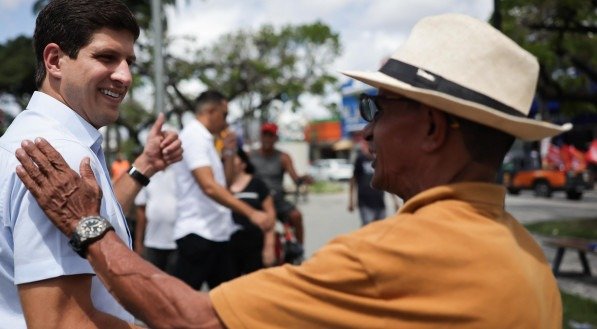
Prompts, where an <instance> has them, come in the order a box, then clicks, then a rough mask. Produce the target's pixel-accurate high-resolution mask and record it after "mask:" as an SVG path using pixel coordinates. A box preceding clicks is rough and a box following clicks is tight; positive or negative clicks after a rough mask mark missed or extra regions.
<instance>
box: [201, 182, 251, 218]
mask: <svg viewBox="0 0 597 329" xmlns="http://www.w3.org/2000/svg"><path fill="white" fill-rule="evenodd" d="M204 192H205V193H206V194H207V196H209V197H210V198H212V199H213V200H214V201H216V202H217V203H219V204H221V205H223V206H225V207H227V208H230V209H231V210H232V211H234V212H236V213H238V214H242V215H243V216H246V217H251V215H252V214H253V212H255V209H254V208H253V207H251V206H250V205H248V204H247V203H246V202H243V201H240V200H239V199H237V198H235V197H234V195H232V193H230V191H228V190H227V189H226V188H224V187H223V186H220V185H218V184H213V186H210V187H209V188H206V189H205V190H204Z"/></svg>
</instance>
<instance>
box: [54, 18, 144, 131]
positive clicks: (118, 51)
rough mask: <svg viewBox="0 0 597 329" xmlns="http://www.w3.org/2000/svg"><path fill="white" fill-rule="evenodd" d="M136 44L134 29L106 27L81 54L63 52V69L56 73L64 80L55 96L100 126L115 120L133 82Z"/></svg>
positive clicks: (91, 122)
mask: <svg viewBox="0 0 597 329" xmlns="http://www.w3.org/2000/svg"><path fill="white" fill-rule="evenodd" d="M133 44H134V37H133V35H132V34H131V33H130V32H128V31H115V30H112V29H107V28H103V29H100V30H98V31H97V32H96V33H94V34H93V36H92V38H91V42H90V43H89V44H88V45H87V46H85V47H83V48H81V49H80V51H79V53H78V55H77V58H70V57H69V56H68V55H67V54H65V53H62V55H61V56H60V60H59V68H60V70H59V71H60V72H59V73H55V74H54V77H55V78H57V79H59V81H60V82H59V83H60V85H59V87H58V88H57V89H58V95H55V96H56V97H58V98H60V99H59V100H61V101H62V102H63V103H65V104H66V105H67V106H68V107H70V108H71V109H72V110H73V111H75V112H76V113H78V114H79V115H80V116H82V117H83V118H84V119H85V120H86V121H87V122H89V123H90V124H91V125H93V126H94V127H96V128H100V127H103V126H105V125H108V124H111V123H113V122H115V121H116V119H118V114H119V110H118V107H119V105H120V103H121V102H122V100H123V99H124V96H125V95H126V93H127V91H128V89H129V87H130V85H131V82H132V76H131V71H130V66H131V64H132V63H133V62H134V60H135V52H134V49H133Z"/></svg>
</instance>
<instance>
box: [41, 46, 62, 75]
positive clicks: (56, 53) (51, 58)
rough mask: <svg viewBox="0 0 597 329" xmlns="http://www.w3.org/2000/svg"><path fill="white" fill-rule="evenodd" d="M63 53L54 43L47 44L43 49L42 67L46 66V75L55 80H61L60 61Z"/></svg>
mask: <svg viewBox="0 0 597 329" xmlns="http://www.w3.org/2000/svg"><path fill="white" fill-rule="evenodd" d="M64 55H65V54H64V52H62V49H60V46H58V45H57V44H55V43H49V44H48V45H47V46H46V48H44V53H43V58H44V65H45V66H46V74H47V75H48V76H51V77H53V78H55V79H61V78H62V70H61V64H62V63H61V59H62V58H63V56H64Z"/></svg>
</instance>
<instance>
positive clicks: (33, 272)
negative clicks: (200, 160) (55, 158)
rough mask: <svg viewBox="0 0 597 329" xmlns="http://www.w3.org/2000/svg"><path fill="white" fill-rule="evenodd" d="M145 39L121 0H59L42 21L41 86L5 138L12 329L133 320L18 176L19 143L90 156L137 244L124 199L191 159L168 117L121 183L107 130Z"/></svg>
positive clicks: (5, 277)
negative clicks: (110, 163)
mask: <svg viewBox="0 0 597 329" xmlns="http://www.w3.org/2000/svg"><path fill="white" fill-rule="evenodd" d="M138 36H139V27H138V25H137V23H136V21H135V18H134V17H133V15H132V13H131V12H130V11H129V9H128V8H127V7H126V6H125V5H124V4H123V3H122V2H121V1H119V0H107V1H94V0H53V1H50V2H49V4H48V5H47V6H46V7H45V8H44V9H43V10H42V11H41V12H40V14H39V16H38V18H37V22H36V30H35V34H34V46H35V52H36V56H37V72H36V82H37V85H38V88H39V91H38V92H35V93H34V94H33V96H32V98H31V100H30V102H29V104H28V105H27V110H26V111H23V112H22V113H20V114H19V115H18V116H17V117H16V118H15V120H14V121H13V123H12V125H11V126H10V127H9V128H8V130H7V131H6V133H5V134H4V135H3V136H2V137H1V138H0V223H2V226H1V227H0V319H1V320H0V327H2V328H11V329H14V328H75V327H76V328H97V327H100V328H129V327H130V326H131V325H130V323H131V322H132V321H133V317H132V316H131V315H130V314H129V313H128V312H127V311H125V310H124V309H123V308H122V307H121V306H120V305H119V304H118V303H117V301H116V300H115V299H114V298H113V297H112V296H110V294H109V292H108V291H107V289H106V288H105V287H104V285H103V284H102V283H101V282H100V281H99V279H97V277H96V276H95V275H94V271H93V269H92V268H91V266H90V265H89V263H88V262H87V260H85V259H84V258H82V257H81V256H83V255H84V252H82V253H80V254H79V255H78V254H77V253H75V251H73V249H71V247H70V246H69V240H68V239H65V238H64V237H63V236H62V235H61V234H60V231H58V230H56V229H55V228H54V227H52V226H50V225H47V224H48V222H47V218H46V216H45V215H44V213H43V211H42V209H41V208H39V206H38V203H37V202H36V201H35V199H34V198H33V197H32V196H31V194H30V193H29V192H28V191H27V189H26V188H25V186H24V185H23V184H22V182H21V180H20V179H19V178H18V177H17V175H16V173H15V168H16V167H17V164H18V161H17V159H16V158H15V150H16V149H18V148H19V147H21V145H25V144H21V141H22V140H24V139H29V140H33V139H36V138H37V137H43V138H44V139H47V140H48V141H51V142H52V143H53V144H54V145H56V147H57V148H58V149H59V150H60V152H61V153H62V154H63V156H64V158H65V159H66V161H67V163H68V164H69V165H70V166H71V167H72V168H78V167H79V165H80V163H81V162H82V159H86V158H88V159H86V160H85V161H86V163H90V165H91V168H92V169H93V171H94V174H95V175H96V177H97V180H98V184H99V185H100V186H101V188H102V190H103V197H102V198H101V210H100V213H101V214H102V216H104V217H105V218H107V222H109V224H110V225H111V227H112V228H113V229H114V231H115V232H116V233H117V234H118V236H119V237H120V238H122V239H123V241H125V242H126V243H127V244H128V246H129V247H130V246H131V242H132V241H131V237H130V233H129V230H128V227H127V225H126V222H125V219H124V215H123V210H122V208H121V205H122V207H123V208H125V209H126V207H128V206H130V204H132V201H133V198H132V197H131V196H132V195H134V193H136V192H137V191H138V190H139V189H140V188H141V183H140V182H146V181H147V180H148V177H150V176H152V175H153V174H154V173H155V172H156V171H159V170H162V169H164V168H165V167H166V166H167V165H168V164H170V163H172V162H175V161H178V160H179V159H180V158H181V156H182V149H181V148H180V141H179V140H178V139H177V136H176V134H174V133H172V134H171V133H164V132H161V125H162V124H163V121H164V118H163V116H160V118H159V119H158V122H156V124H155V125H154V126H153V128H152V130H151V132H150V134H149V137H148V141H147V144H146V147H145V149H144V151H143V153H142V154H141V155H140V156H139V157H138V158H137V159H136V160H135V161H134V163H133V167H132V168H131V170H130V171H129V174H128V175H122V177H121V178H120V179H118V180H117V181H116V182H115V185H114V187H112V185H111V182H110V175H109V172H108V168H107V167H106V161H105V158H104V154H103V151H102V147H101V145H102V136H101V134H100V133H99V132H98V130H97V129H99V128H100V127H102V126H105V125H108V124H110V123H113V122H114V121H116V119H117V118H118V114H119V110H118V107H119V105H120V103H121V102H122V100H123V98H124V96H125V95H126V92H127V90H128V88H129V86H130V84H131V80H132V77H131V72H130V65H131V64H132V62H133V61H134V60H135V54H134V51H133V44H134V41H135V39H136V38H137V37H138ZM134 177H136V179H135V178H134ZM63 190H65V191H70V192H71V193H72V192H73V191H74V190H75V189H72V190H71V189H69V187H67V186H63ZM65 208H66V207H65ZM73 241H74V240H73ZM78 241H79V242H81V240H78ZM79 247H80V245H79ZM79 250H80V249H79Z"/></svg>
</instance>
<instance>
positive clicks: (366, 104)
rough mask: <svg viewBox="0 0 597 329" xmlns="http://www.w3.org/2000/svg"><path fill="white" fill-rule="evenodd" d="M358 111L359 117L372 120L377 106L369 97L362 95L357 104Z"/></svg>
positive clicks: (368, 120)
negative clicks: (358, 104)
mask: <svg viewBox="0 0 597 329" xmlns="http://www.w3.org/2000/svg"><path fill="white" fill-rule="evenodd" d="M359 111H360V112H361V117H362V118H363V119H364V120H365V121H367V122H371V121H373V117H374V116H375V112H377V106H376V105H375V102H374V101H373V99H371V97H369V96H364V97H362V98H361V103H360V106H359Z"/></svg>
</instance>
